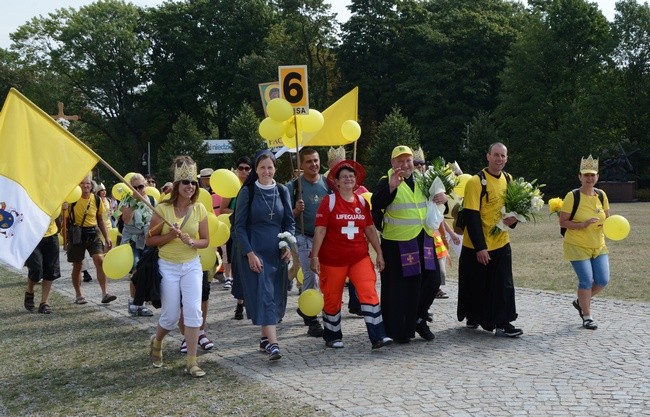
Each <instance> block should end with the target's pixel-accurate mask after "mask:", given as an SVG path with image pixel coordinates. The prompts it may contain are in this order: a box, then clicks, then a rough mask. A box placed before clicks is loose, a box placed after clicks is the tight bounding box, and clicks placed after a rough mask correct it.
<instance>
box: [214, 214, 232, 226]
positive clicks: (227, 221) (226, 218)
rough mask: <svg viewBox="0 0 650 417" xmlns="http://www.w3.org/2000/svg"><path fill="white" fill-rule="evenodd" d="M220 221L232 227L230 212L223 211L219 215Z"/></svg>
mask: <svg viewBox="0 0 650 417" xmlns="http://www.w3.org/2000/svg"><path fill="white" fill-rule="evenodd" d="M217 219H219V221H220V222H222V223H225V224H226V226H228V227H230V226H231V224H230V213H223V214H220V215H218V216H217Z"/></svg>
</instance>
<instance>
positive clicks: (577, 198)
mask: <svg viewBox="0 0 650 417" xmlns="http://www.w3.org/2000/svg"><path fill="white" fill-rule="evenodd" d="M594 191H595V192H596V194H598V199H599V200H600V204H605V202H604V199H605V197H603V190H600V189H598V188H595V187H594ZM571 192H572V193H573V208H572V209H571V214H570V215H569V220H573V216H575V215H576V211H578V205H580V188H576V189H574V190H573V191H571ZM565 233H566V227H560V234H561V235H562V236H564V234H565Z"/></svg>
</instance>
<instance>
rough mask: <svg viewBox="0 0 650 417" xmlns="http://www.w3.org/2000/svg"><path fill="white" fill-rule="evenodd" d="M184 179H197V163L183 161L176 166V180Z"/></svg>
mask: <svg viewBox="0 0 650 417" xmlns="http://www.w3.org/2000/svg"><path fill="white" fill-rule="evenodd" d="M182 180H188V181H196V164H192V163H188V162H187V161H182V163H181V165H180V166H178V165H175V166H174V182H176V181H182Z"/></svg>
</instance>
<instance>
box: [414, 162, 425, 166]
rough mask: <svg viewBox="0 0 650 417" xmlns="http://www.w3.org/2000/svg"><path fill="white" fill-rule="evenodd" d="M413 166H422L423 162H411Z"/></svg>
mask: <svg viewBox="0 0 650 417" xmlns="http://www.w3.org/2000/svg"><path fill="white" fill-rule="evenodd" d="M413 165H414V166H416V167H421V166H424V162H420V161H417V162H413Z"/></svg>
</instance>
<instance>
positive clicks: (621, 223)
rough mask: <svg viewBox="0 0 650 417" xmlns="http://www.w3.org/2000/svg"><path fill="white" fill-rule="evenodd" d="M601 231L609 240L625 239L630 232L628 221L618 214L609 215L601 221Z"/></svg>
mask: <svg viewBox="0 0 650 417" xmlns="http://www.w3.org/2000/svg"><path fill="white" fill-rule="evenodd" d="M603 233H605V236H606V237H607V238H608V239H611V240H622V239H625V238H626V237H627V235H628V234H630V222H628V221H627V219H626V218H625V217H623V216H621V215H618V214H615V215H613V216H609V217H608V218H607V219H605V223H603Z"/></svg>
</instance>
